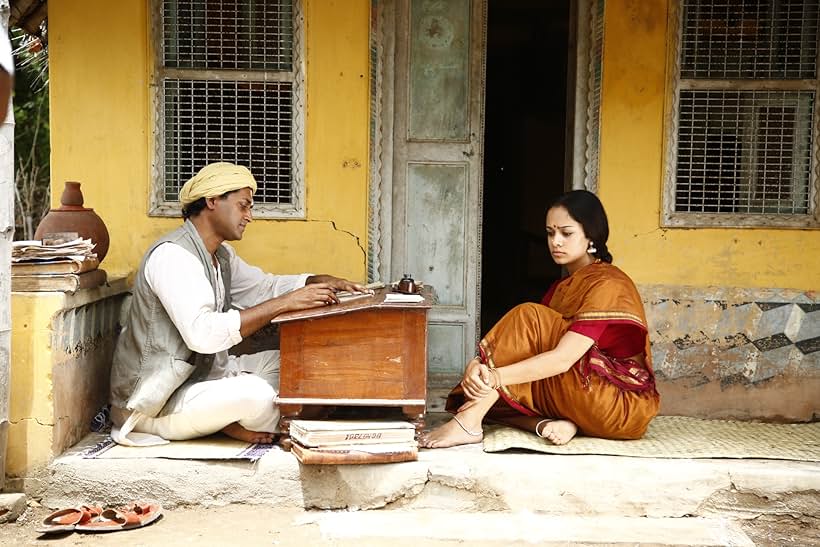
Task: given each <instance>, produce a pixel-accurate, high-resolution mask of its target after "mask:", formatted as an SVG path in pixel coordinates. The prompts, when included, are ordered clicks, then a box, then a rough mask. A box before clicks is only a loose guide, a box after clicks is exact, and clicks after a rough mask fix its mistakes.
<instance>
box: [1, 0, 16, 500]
mask: <svg viewBox="0 0 820 547" xmlns="http://www.w3.org/2000/svg"><path fill="white" fill-rule="evenodd" d="M0 32H2V33H3V35H4V36H5V35H8V32H9V2H8V0H0ZM9 103H11V101H9ZM13 238H14V113H13V111H12V109H11V104H9V105H8V112H7V115H6V116H5V120H4V121H3V124H2V125H0V489H2V488H3V485H4V484H5V480H6V441H7V439H8V427H9V394H10V392H11V389H10V388H11V382H10V380H11V378H10V374H9V371H10V362H11V242H12V239H13Z"/></svg>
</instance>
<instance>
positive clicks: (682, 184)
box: [675, 90, 814, 214]
mask: <svg viewBox="0 0 820 547" xmlns="http://www.w3.org/2000/svg"><path fill="white" fill-rule="evenodd" d="M813 104H814V93H811V92H789V91H748V92H744V91H695V90H685V91H681V95H680V105H679V128H678V159H677V184H676V187H675V210H676V211H680V212H703V213H747V214H749V213H778V214H806V213H807V212H808V205H809V204H808V181H809V173H810V167H811V119H812V107H813Z"/></svg>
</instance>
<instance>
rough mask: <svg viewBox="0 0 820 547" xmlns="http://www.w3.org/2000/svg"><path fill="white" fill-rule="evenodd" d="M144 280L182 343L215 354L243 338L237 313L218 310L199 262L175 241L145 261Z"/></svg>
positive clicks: (156, 250) (201, 351)
mask: <svg viewBox="0 0 820 547" xmlns="http://www.w3.org/2000/svg"><path fill="white" fill-rule="evenodd" d="M145 280H146V281H147V282H148V285H149V286H150V287H151V289H152V290H153V291H154V294H156V295H157V297H159V300H160V302H162V305H163V306H164V307H165V311H166V312H168V315H169V316H170V318H171V321H173V323H174V325H175V326H176V328H177V330H179V333H180V334H181V335H182V339H183V340H185V344H186V345H187V346H188V348H190V349H191V350H192V351H195V352H197V353H203V354H214V353H217V352H219V351H223V350H227V349H229V348H230V347H232V346H234V345H236V344H238V343H239V342H241V341H242V335H241V334H239V327H240V326H241V321H240V318H239V312H238V311H236V310H229V311H227V312H218V311H216V309H215V308H214V290H213V288H212V287H211V284H210V282H209V281H208V278H207V276H206V275H205V272H204V271H203V270H202V263H201V262H200V261H199V260H198V259H197V258H196V257H195V256H194V255H193V254H191V253H190V252H188V251H186V250H185V249H183V248H182V247H180V246H179V245H176V244H175V243H163V244H162V245H160V246H159V247H157V248H156V249H154V252H153V253H151V256H150V257H148V261H147V262H146V264H145Z"/></svg>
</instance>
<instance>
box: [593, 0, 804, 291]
mask: <svg viewBox="0 0 820 547" xmlns="http://www.w3.org/2000/svg"><path fill="white" fill-rule="evenodd" d="M604 23H605V27H604V28H605V31H604V69H603V90H602V100H601V149H600V195H601V198H602V200H603V202H604V205H605V206H606V208H607V212H608V214H609V219H610V230H611V232H612V235H611V245H610V248H611V250H612V254H613V255H614V256H615V260H616V263H617V264H618V265H620V266H622V267H623V268H624V270H626V271H627V272H629V274H630V275H631V276H633V278H634V279H635V280H636V282H638V283H662V284H681V285H698V286H730V287H784V288H795V289H803V290H816V289H818V288H820V284H819V283H818V280H820V273H819V272H820V252H818V249H820V230H789V229H774V230H773V229H748V228H746V229H740V228H731V229H696V230H692V229H680V228H677V229H662V228H661V227H660V211H661V189H662V185H663V165H664V158H663V153H664V152H663V135H664V126H663V116H664V98H665V96H666V95H665V94H666V93H670V92H671V90H668V89H666V76H665V70H666V45H667V42H666V36H667V33H668V29H667V0H630V1H618V2H607V6H606V16H605V21H604Z"/></svg>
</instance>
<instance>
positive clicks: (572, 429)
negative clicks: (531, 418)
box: [536, 420, 578, 445]
mask: <svg viewBox="0 0 820 547" xmlns="http://www.w3.org/2000/svg"><path fill="white" fill-rule="evenodd" d="M539 423H540V422H539ZM536 433H537V434H538V436H539V437H542V438H544V439H547V440H548V441H549V442H551V443H552V444H559V445H560V444H567V443H568V442H570V441H571V440H572V438H573V437H574V436H575V434H576V433H578V426H576V425H575V424H574V423H572V422H570V421H569V420H550V421H548V422H546V423H545V424H544V425H542V426H541V428H540V431H536Z"/></svg>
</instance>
